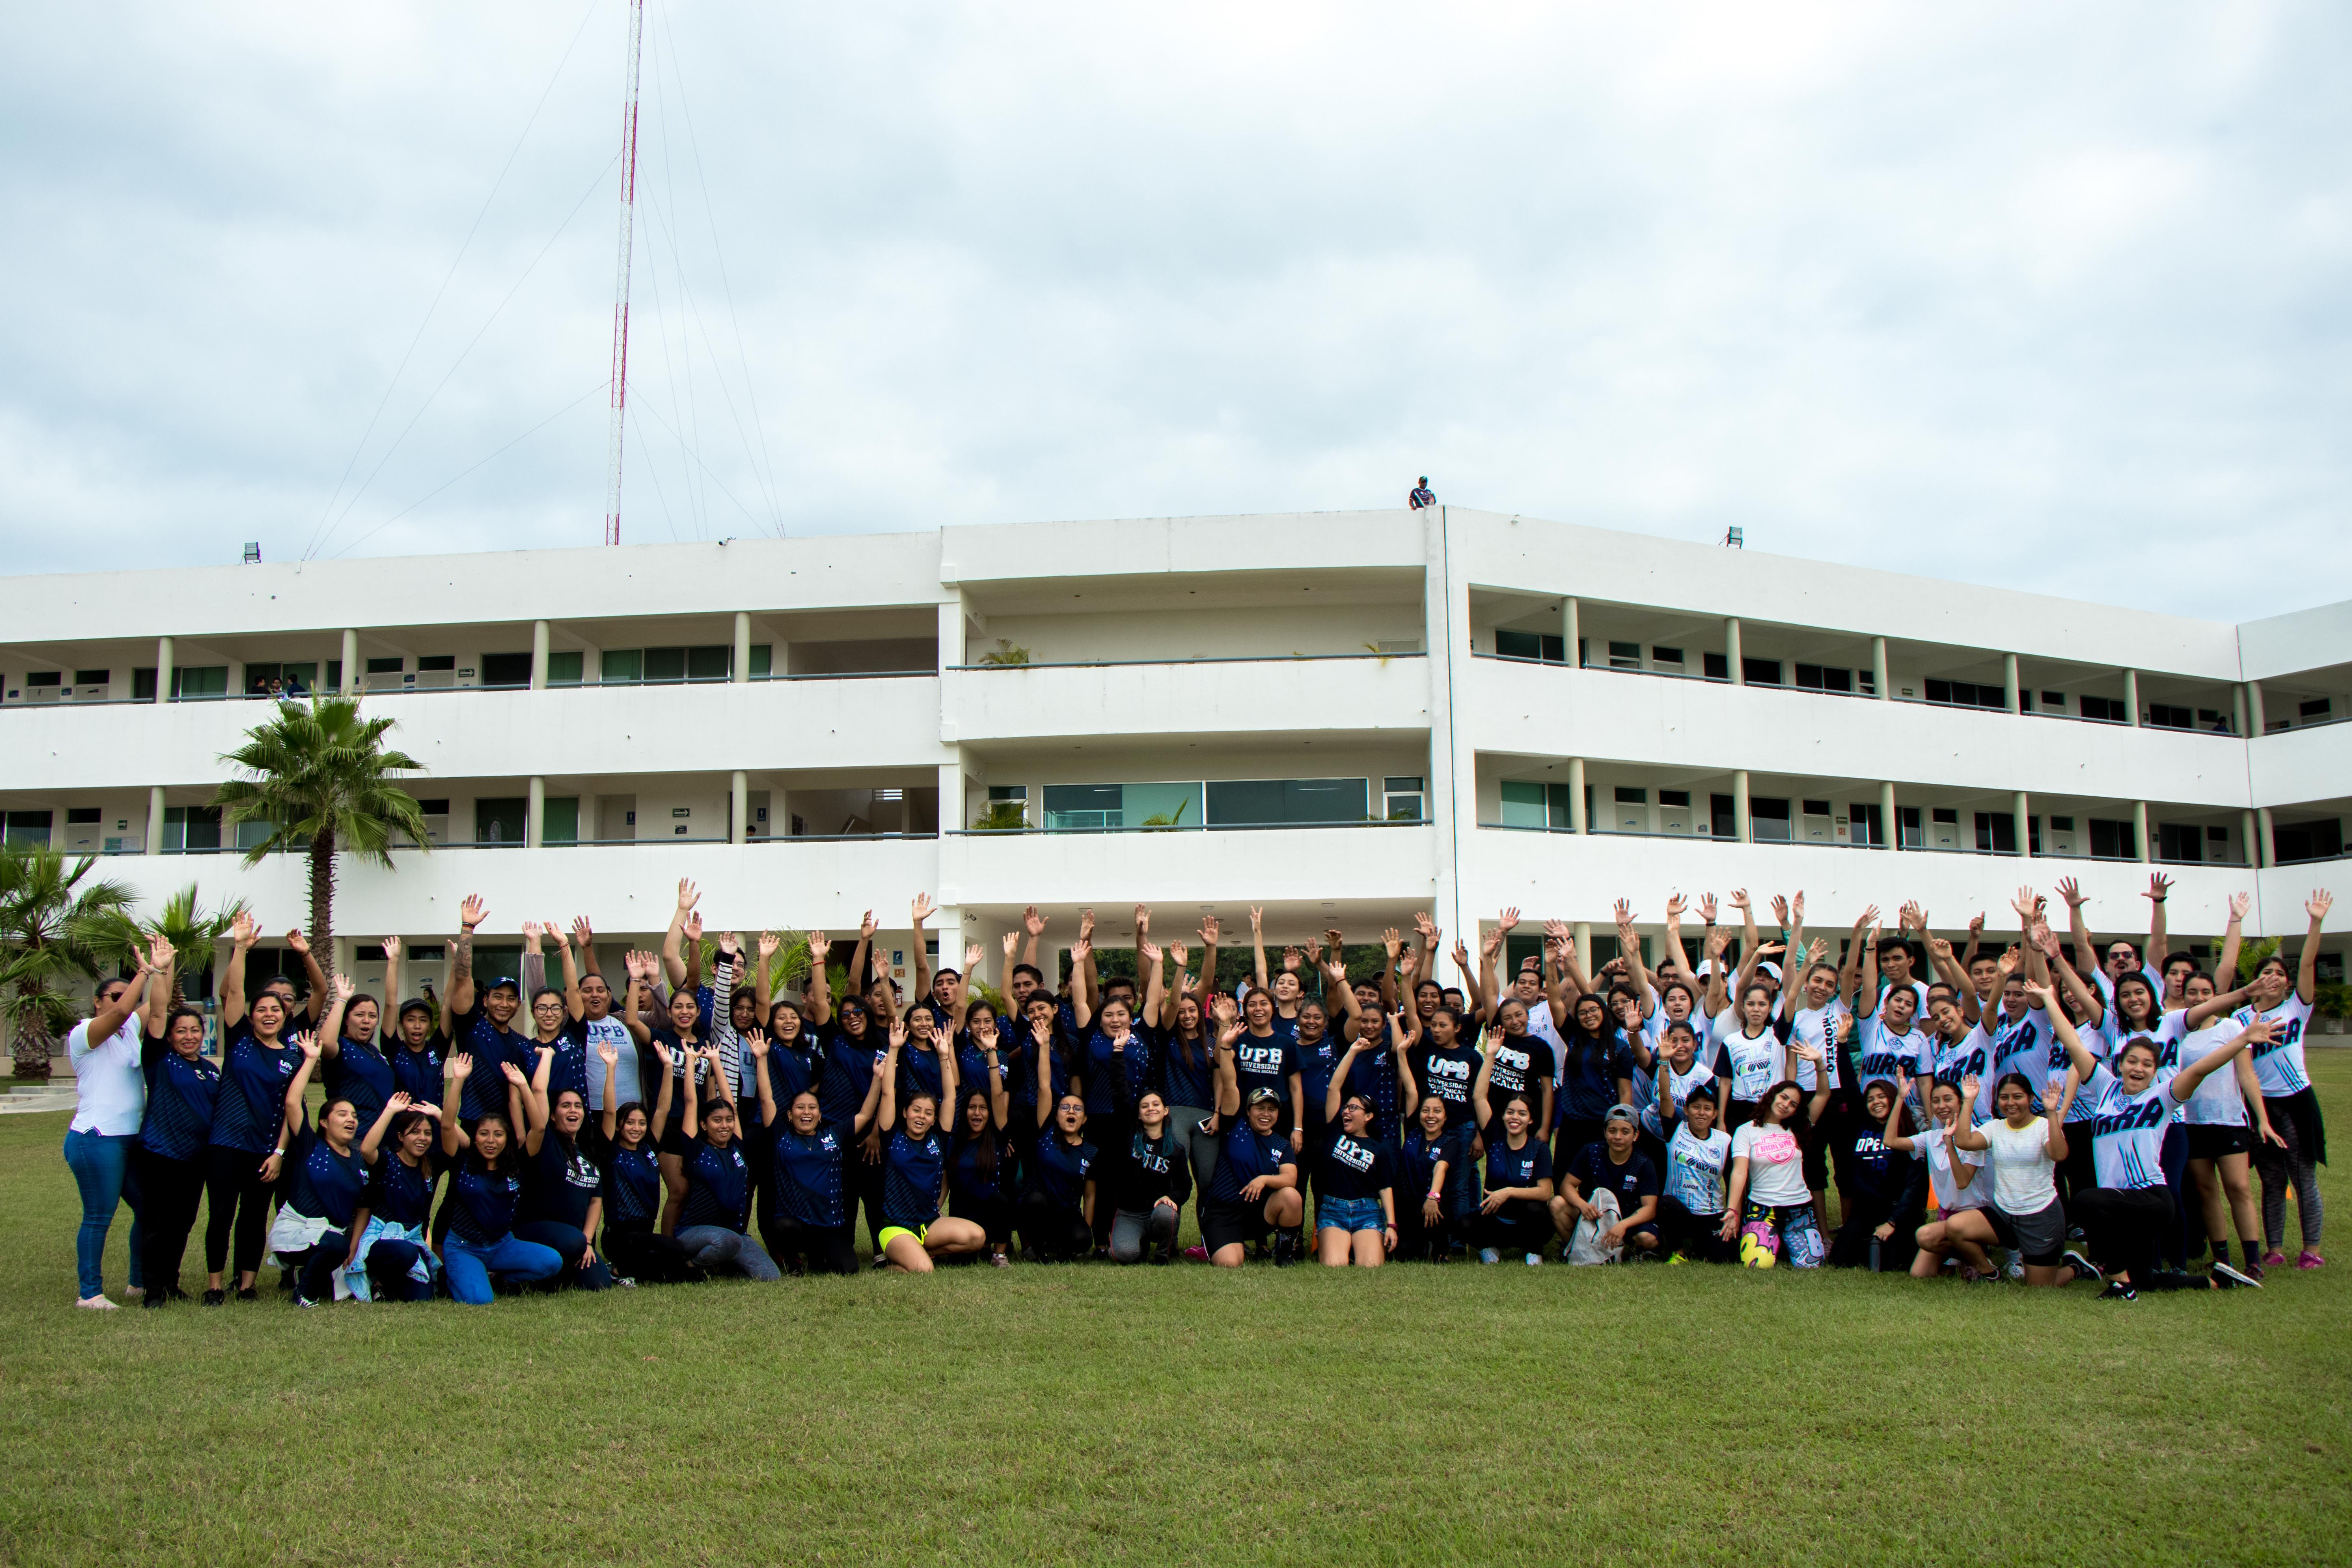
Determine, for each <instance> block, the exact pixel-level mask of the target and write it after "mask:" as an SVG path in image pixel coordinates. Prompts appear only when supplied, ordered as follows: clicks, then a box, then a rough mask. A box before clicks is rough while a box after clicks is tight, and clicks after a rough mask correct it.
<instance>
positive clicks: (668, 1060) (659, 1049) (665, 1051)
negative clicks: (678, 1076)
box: [654, 1040, 678, 1072]
mask: <svg viewBox="0 0 2352 1568" xmlns="http://www.w3.org/2000/svg"><path fill="white" fill-rule="evenodd" d="M654 1055H655V1056H656V1057H658V1058H661V1065H662V1066H663V1067H664V1068H667V1069H668V1070H669V1071H671V1072H676V1071H677V1064H678V1058H677V1052H675V1051H673V1050H671V1049H670V1048H669V1045H668V1043H667V1041H664V1040H656V1041H655V1042H654Z"/></svg>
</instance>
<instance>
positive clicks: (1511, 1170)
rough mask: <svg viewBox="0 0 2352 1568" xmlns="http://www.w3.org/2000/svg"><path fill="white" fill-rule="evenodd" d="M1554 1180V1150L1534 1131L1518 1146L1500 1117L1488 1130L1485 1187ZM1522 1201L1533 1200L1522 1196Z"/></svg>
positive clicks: (1533, 1183)
mask: <svg viewBox="0 0 2352 1568" xmlns="http://www.w3.org/2000/svg"><path fill="white" fill-rule="evenodd" d="M1549 1180H1551V1150H1550V1149H1549V1148H1548V1147H1547V1146H1546V1145H1545V1143H1544V1141H1543V1140H1542V1139H1540V1138H1538V1137H1537V1136H1536V1135H1535V1134H1534V1133H1533V1132H1529V1133H1528V1141H1527V1142H1526V1143H1525V1144H1524V1145H1522V1146H1521V1147H1519V1148H1517V1149H1514V1148H1512V1147H1511V1141H1510V1139H1508V1138H1507V1137H1506V1136H1505V1135H1504V1133H1503V1122H1502V1119H1501V1118H1500V1117H1497V1118H1496V1119H1495V1122H1494V1125H1492V1126H1491V1127H1489V1128H1487V1130H1486V1190H1487V1191H1488V1192H1490V1193H1492V1192H1499V1191H1500V1190H1502V1189H1503V1188H1505V1187H1532V1186H1534V1185H1535V1184H1537V1183H1538V1182H1548V1181H1549ZM1519 1201H1521V1202H1533V1201H1534V1200H1532V1199H1521V1200H1519Z"/></svg>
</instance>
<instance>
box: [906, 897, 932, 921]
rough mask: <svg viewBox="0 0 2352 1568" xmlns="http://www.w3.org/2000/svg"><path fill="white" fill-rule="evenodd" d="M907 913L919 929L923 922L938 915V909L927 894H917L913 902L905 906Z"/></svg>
mask: <svg viewBox="0 0 2352 1568" xmlns="http://www.w3.org/2000/svg"><path fill="white" fill-rule="evenodd" d="M907 912H908V914H909V915H911V916H912V917H913V919H914V923H915V924H916V925H917V926H920V925H921V924H922V923H923V922H924V921H927V920H929V919H930V918H931V917H932V916H933V915H935V914H937V913H939V912H940V907H939V906H938V905H937V904H935V903H933V902H931V896H930V895H929V893H917V894H916V895H915V901H914V902H913V903H911V904H908V906H907Z"/></svg>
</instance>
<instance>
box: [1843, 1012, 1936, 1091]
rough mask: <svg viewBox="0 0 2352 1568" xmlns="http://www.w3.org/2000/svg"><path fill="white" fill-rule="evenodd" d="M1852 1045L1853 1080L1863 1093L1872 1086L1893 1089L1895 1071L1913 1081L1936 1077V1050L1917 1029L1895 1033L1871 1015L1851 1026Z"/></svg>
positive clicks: (1875, 1015)
mask: <svg viewBox="0 0 2352 1568" xmlns="http://www.w3.org/2000/svg"><path fill="white" fill-rule="evenodd" d="M1854 1044H1855V1045H1856V1046H1857V1047H1859V1048H1858V1049H1857V1050H1856V1051H1855V1053H1854V1059H1853V1071H1854V1078H1855V1079H1856V1080H1857V1083H1858V1086H1859V1087H1860V1088H1862V1089H1865V1090H1866V1089H1869V1088H1870V1086H1871V1085H1872V1084H1874V1083H1883V1084H1885V1085H1886V1087H1887V1088H1889V1089H1893V1088H1894V1087H1895V1073H1896V1071H1897V1070H1898V1069H1899V1070H1901V1071H1903V1072H1905V1073H1907V1074H1909V1075H1910V1076H1911V1077H1912V1078H1914V1079H1924V1078H1932V1077H1934V1076H1935V1072H1936V1051H1935V1047H1934V1046H1933V1045H1932V1044H1930V1043H1929V1041H1928V1038H1927V1035H1926V1034H1924V1033H1922V1032H1921V1031H1920V1030H1919V1029H1917V1028H1909V1029H1905V1030H1903V1031H1902V1032H1901V1033H1899V1034H1898V1033H1896V1032H1895V1030H1893V1029H1890V1028H1888V1027H1887V1026H1886V1024H1885V1019H1884V1018H1883V1017H1882V1016H1880V1015H1879V1014H1876V1013H1873V1014H1871V1015H1869V1016H1867V1017H1865V1018H1864V1019H1863V1020H1862V1022H1861V1023H1859V1024H1857V1025H1855V1026H1854Z"/></svg>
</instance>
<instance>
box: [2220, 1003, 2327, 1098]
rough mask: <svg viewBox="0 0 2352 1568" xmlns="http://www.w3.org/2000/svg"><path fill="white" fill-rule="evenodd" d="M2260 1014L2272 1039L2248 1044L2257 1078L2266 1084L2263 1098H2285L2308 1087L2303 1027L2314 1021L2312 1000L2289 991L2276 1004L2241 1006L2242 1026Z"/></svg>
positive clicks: (2239, 1024)
mask: <svg viewBox="0 0 2352 1568" xmlns="http://www.w3.org/2000/svg"><path fill="white" fill-rule="evenodd" d="M2257 1018H2260V1019H2263V1020H2264V1021H2265V1022H2267V1023H2268V1024H2269V1025H2270V1026H2271V1037H2270V1038H2269V1039H2267V1040H2257V1041H2255V1042H2254V1043H2253V1044H2252V1045H2251V1046H2248V1047H2246V1050H2247V1052H2248V1054H2250V1055H2251V1056H2252V1058H2254V1078H2255V1079H2256V1080H2257V1081H2258V1082H2260V1083H2261V1084H2262V1086H2263V1099H2264V1100H2284V1099H2285V1098H2286V1097H2287V1096H2288V1095H2291V1094H2300V1093H2302V1092H2303V1091H2304V1090H2305V1089H2309V1088H2310V1087H2311V1075H2310V1074H2309V1073H2308V1072H2306V1071H2305V1070H2304V1063H2303V1031H2304V1029H2305V1027H2306V1026H2308V1025H2309V1024H2310V1023H2311V1004H2310V1003H2308V1002H2306V1001H2305V1000H2304V999H2303V998H2302V997H2300V996H2298V995H2296V994H2294V992H2292V991H2290V992H2288V993H2287V994H2286V999H2285V1000H2284V1001H2283V1002H2281V1003H2280V1004H2279V1005H2277V1006H2275V1007H2270V1008H2254V1007H2241V1008H2240V1009H2238V1014H2237V1023H2238V1027H2239V1028H2240V1029H2244V1028H2245V1027H2246V1026H2248V1025H2250V1024H2252V1022H2253V1021H2254V1020H2255V1019H2257Z"/></svg>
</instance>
